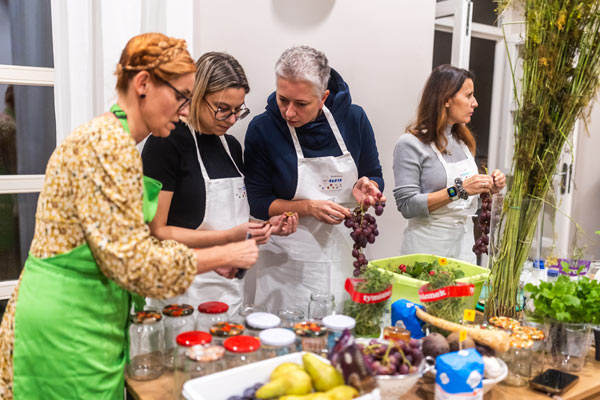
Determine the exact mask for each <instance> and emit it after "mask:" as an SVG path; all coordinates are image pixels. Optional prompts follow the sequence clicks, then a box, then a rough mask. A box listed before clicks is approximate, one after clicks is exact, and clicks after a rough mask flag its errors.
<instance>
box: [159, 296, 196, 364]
mask: <svg viewBox="0 0 600 400" xmlns="http://www.w3.org/2000/svg"><path fill="white" fill-rule="evenodd" d="M162 313H163V317H164V325H165V336H164V337H165V346H164V349H165V351H164V357H163V362H164V366H165V368H167V369H173V357H174V353H175V346H176V343H175V338H176V337H177V335H179V334H180V333H183V332H189V331H193V330H194V327H195V324H196V321H195V320H194V307H192V306H190V305H189V304H168V305H166V306H165V307H164V308H163V310H162Z"/></svg>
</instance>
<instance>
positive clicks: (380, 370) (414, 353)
mask: <svg viewBox="0 0 600 400" xmlns="http://www.w3.org/2000/svg"><path fill="white" fill-rule="evenodd" d="M358 346H359V348H360V349H361V350H362V352H363V357H364V359H365V363H366V364H367V365H368V366H369V367H370V368H371V371H373V372H374V373H375V374H376V375H406V374H410V373H413V372H415V371H416V370H417V368H418V367H419V365H420V364H421V361H422V360H423V358H424V357H423V352H422V351H421V349H420V348H419V341H418V340H416V339H410V342H405V341H404V340H398V341H394V340H391V341H390V342H389V344H384V343H380V342H378V341H377V340H375V339H373V340H371V341H370V342H369V344H368V345H366V346H364V345H361V344H359V345H358ZM388 347H389V349H388Z"/></svg>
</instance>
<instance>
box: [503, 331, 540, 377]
mask: <svg viewBox="0 0 600 400" xmlns="http://www.w3.org/2000/svg"><path fill="white" fill-rule="evenodd" d="M532 344H533V343H529V344H517V343H515V342H514V341H511V344H510V348H509V350H508V351H507V352H506V353H503V354H501V355H500V358H502V360H504V362H505V363H506V366H507V367H508V375H506V379H504V383H506V384H507V385H511V386H526V385H527V384H528V383H529V377H530V376H531V345H532Z"/></svg>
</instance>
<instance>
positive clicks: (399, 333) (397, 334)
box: [383, 326, 410, 342]
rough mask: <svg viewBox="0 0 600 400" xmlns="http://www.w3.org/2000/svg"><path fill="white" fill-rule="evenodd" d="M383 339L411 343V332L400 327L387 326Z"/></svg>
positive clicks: (384, 329)
mask: <svg viewBox="0 0 600 400" xmlns="http://www.w3.org/2000/svg"><path fill="white" fill-rule="evenodd" d="M383 338H384V339H385V340H402V341H404V342H410V331H409V330H408V329H405V328H403V327H399V326H386V327H385V328H383Z"/></svg>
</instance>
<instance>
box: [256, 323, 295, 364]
mask: <svg viewBox="0 0 600 400" xmlns="http://www.w3.org/2000/svg"><path fill="white" fill-rule="evenodd" d="M259 339H260V344H261V348H262V353H263V358H264V359H267V358H273V357H279V356H285V355H286V354H290V353H294V352H295V351H296V334H295V333H294V332H292V331H291V330H289V329H284V328H273V329H265V330H264V331H262V332H261V333H260V335H259Z"/></svg>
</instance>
